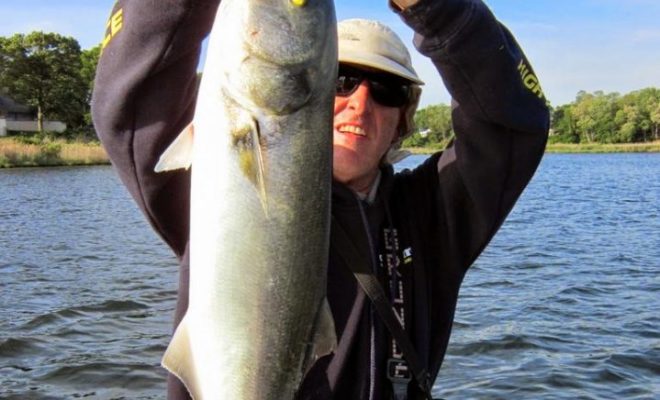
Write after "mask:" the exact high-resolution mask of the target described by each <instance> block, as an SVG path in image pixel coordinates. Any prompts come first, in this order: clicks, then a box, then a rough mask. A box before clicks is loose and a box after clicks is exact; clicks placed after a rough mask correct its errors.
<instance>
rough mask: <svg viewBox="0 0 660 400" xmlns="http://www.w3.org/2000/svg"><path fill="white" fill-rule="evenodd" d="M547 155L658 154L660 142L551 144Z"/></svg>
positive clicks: (418, 151) (431, 150)
mask: <svg viewBox="0 0 660 400" xmlns="http://www.w3.org/2000/svg"><path fill="white" fill-rule="evenodd" d="M440 149H441V148H440V147H436V146H432V147H410V148H406V150H408V151H410V152H411V153H413V154H431V153H434V152H436V151H438V150H440ZM545 151H546V152H547V153H660V140H656V141H654V142H647V143H617V144H606V143H587V144H572V143H552V144H548V146H547V147H546V149H545Z"/></svg>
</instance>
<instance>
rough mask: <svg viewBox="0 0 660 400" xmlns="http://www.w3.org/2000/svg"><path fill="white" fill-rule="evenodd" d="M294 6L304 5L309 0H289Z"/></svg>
mask: <svg viewBox="0 0 660 400" xmlns="http://www.w3.org/2000/svg"><path fill="white" fill-rule="evenodd" d="M289 1H291V4H293V5H294V6H296V7H304V6H305V5H307V2H308V1H309V0H289Z"/></svg>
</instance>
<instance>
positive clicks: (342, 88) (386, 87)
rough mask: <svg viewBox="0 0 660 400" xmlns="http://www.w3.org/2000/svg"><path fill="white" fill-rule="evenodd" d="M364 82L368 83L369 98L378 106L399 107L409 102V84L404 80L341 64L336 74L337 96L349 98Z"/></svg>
mask: <svg viewBox="0 0 660 400" xmlns="http://www.w3.org/2000/svg"><path fill="white" fill-rule="evenodd" d="M364 80H367V82H369V93H370V94H371V97H372V98H373V99H374V100H375V101H376V103H378V104H380V105H383V106H386V107H401V106H404V105H406V104H407V103H408V102H409V101H410V84H409V83H408V82H407V81H406V80H405V79H403V78H398V77H396V76H394V75H392V74H388V73H384V72H372V71H365V70H363V69H359V68H355V67H351V66H347V65H341V64H340V65H339V71H338V73H337V87H336V90H337V96H340V97H346V96H350V95H351V94H353V92H355V91H356V90H357V88H358V87H359V86H360V83H362V81H364Z"/></svg>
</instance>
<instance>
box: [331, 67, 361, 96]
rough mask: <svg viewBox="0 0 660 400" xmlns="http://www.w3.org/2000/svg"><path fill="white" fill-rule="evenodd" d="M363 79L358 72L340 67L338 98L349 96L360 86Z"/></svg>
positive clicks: (337, 87) (337, 88)
mask: <svg viewBox="0 0 660 400" xmlns="http://www.w3.org/2000/svg"><path fill="white" fill-rule="evenodd" d="M362 79H363V78H362V75H361V74H360V73H359V72H358V71H355V70H352V69H347V68H342V67H340V68H339V73H338V74H337V86H336V90H337V96H349V95H350V94H351V93H353V92H354V91H355V89H357V87H358V86H360V82H362Z"/></svg>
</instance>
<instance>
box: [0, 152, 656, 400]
mask: <svg viewBox="0 0 660 400" xmlns="http://www.w3.org/2000/svg"><path fill="white" fill-rule="evenodd" d="M422 159H423V158H422V157H412V158H410V159H408V160H406V161H405V162H406V163H407V165H408V166H414V165H416V164H417V163H419V162H421V160H422ZM658 176H660V155H655V154H643V155H642V154H640V155H618V154H611V155H547V156H546V158H545V159H544V161H543V163H542V165H541V167H540V169H539V171H538V172H537V175H536V176H535V178H534V180H533V181H532V183H531V184H530V186H529V188H528V190H527V191H526V192H525V193H524V194H523V196H522V198H521V200H520V201H519V203H518V205H517V206H516V208H515V209H514V210H513V212H512V213H511V215H510V216H509V218H508V220H507V222H506V223H505V224H504V225H503V227H502V229H501V230H500V232H499V233H498V234H497V236H496V237H495V239H494V240H493V242H492V243H491V245H490V246H489V247H488V248H487V250H486V252H485V253H484V254H483V255H482V256H481V257H480V258H479V260H478V261H477V263H476V264H475V266H474V267H473V268H472V270H471V271H470V272H469V273H468V275H467V278H466V280H465V284H464V286H463V289H462V290H461V296H460V300H459V306H458V310H457V317H456V322H455V326H454V333H453V335H452V339H451V342H450V346H449V350H448V355H447V358H446V360H445V364H444V366H443V368H442V370H441V372H440V376H439V378H438V380H437V381H436V387H435V391H436V395H438V396H442V397H444V398H447V399H470V398H475V399H495V398H502V399H513V398H520V399H539V398H543V399H573V398H583V399H602V398H617V399H618V398H626V399H651V398H657V397H658V396H660V329H658V327H660V275H659V274H658V270H659V268H660V235H659V234H658V233H659V232H660V218H659V215H658V214H659V213H660V180H659V179H657V177H658ZM0 187H1V188H2V190H1V191H0V202H1V204H2V205H3V206H2V207H1V208H0V274H2V277H3V279H2V280H0V293H1V294H0V309H1V310H2V313H0V398H2V399H70V398H80V397H86V398H94V399H117V398H127V399H161V398H163V397H164V393H165V373H164V370H163V369H162V368H160V367H159V364H160V357H161V356H162V353H163V352H164V350H165V347H166V345H167V343H168V340H169V336H170V332H171V320H172V316H173V309H174V301H175V297H176V284H177V265H176V262H175V259H174V257H173V256H172V254H171V253H170V252H169V250H168V249H167V248H166V247H165V246H164V245H163V244H162V243H161V242H160V240H159V239H158V238H157V237H156V236H155V234H154V233H153V232H152V231H151V229H150V228H149V226H148V224H147V223H146V222H145V221H144V219H143V217H142V216H141V215H140V213H139V211H138V210H137V208H136V206H135V205H134V204H133V202H132V201H131V200H130V199H129V197H128V195H127V194H126V191H125V189H124V188H123V187H122V186H121V184H120V183H119V181H118V179H117V178H116V176H115V174H114V172H113V171H112V170H111V169H110V168H109V167H82V168H53V169H16V170H0Z"/></svg>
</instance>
